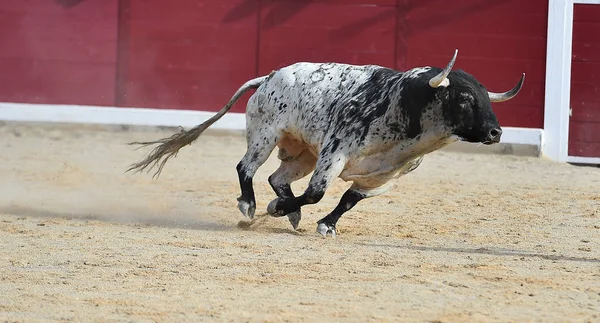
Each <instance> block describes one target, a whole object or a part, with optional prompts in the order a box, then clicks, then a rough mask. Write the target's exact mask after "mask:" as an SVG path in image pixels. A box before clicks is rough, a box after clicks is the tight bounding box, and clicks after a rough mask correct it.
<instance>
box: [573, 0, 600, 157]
mask: <svg viewBox="0 0 600 323" xmlns="http://www.w3.org/2000/svg"><path fill="white" fill-rule="evenodd" d="M598 17H600V5H591V4H589V5H586V4H576V5H575V7H574V9H573V56H572V65H571V109H572V117H571V119H570V120H569V121H570V124H569V156H579V157H599V156H600V131H598V129H600V89H599V88H598V84H597V83H596V80H597V79H598V78H599V77H600V40H599V39H598V34H599V33H600V21H599V20H598Z"/></svg>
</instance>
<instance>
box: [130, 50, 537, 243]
mask: <svg viewBox="0 0 600 323" xmlns="http://www.w3.org/2000/svg"><path fill="white" fill-rule="evenodd" d="M457 54H458V51H456V52H455V53H454V57H453V58H452V60H451V61H450V63H449V64H448V65H447V66H446V68H444V69H442V68H436V67H419V68H414V69H411V70H409V71H406V72H399V71H395V70H392V69H389V68H385V67H381V66H375V65H366V66H356V65H347V64H338V63H296V64H293V65H290V66H287V67H284V68H281V69H279V70H277V71H273V72H272V73H271V74H270V75H268V76H263V77H259V78H256V79H253V80H250V81H248V82H246V83H245V84H244V85H243V86H242V87H241V88H240V89H239V90H238V91H237V92H236V93H235V95H234V96H233V97H232V98H231V100H230V101H229V103H227V105H226V106H225V107H224V108H223V109H222V110H221V111H219V112H218V113H217V114H216V115H215V116H213V117H212V118H210V119H209V120H207V121H206V122H204V123H203V124H200V125H198V126H196V127H194V128H192V129H190V130H188V131H182V132H180V133H177V134H175V135H173V136H171V137H170V138H165V139H161V140H157V141H152V142H136V143H132V144H141V145H152V144H160V145H159V146H157V147H155V148H154V150H153V151H151V152H150V154H149V155H148V156H147V158H146V159H145V160H143V161H141V162H139V163H136V164H133V165H132V166H131V168H130V169H129V170H134V169H135V170H137V171H140V170H144V169H146V168H147V167H148V166H150V168H152V167H154V166H158V170H157V171H156V173H155V176H158V175H160V172H161V171H162V168H163V166H164V165H165V163H166V162H167V161H168V160H169V158H171V157H173V156H175V155H176V154H177V152H178V151H179V149H180V148H182V147H183V146H185V145H188V144H191V143H192V142H193V141H194V140H196V139H197V138H198V136H199V135H200V134H201V133H202V132H203V131H204V130H205V129H207V128H208V127H209V126H210V125H212V124H213V123H214V122H215V121H217V120H218V119H219V118H221V117H222V116H223V115H224V114H225V113H226V112H227V111H228V110H229V109H230V108H231V107H232V106H233V104H234V103H235V102H236V101H237V100H238V99H239V98H240V96H241V95H242V94H243V93H245V92H246V91H248V90H250V89H256V92H255V93H254V94H253V95H252V96H251V97H250V99H249V101H248V104H247V107H246V140H247V145H248V148H247V151H246V154H245V155H244V157H243V158H242V160H241V161H240V162H239V164H238V165H237V172H238V175H239V182H240V189H241V195H240V197H239V198H238V208H239V210H240V211H241V212H242V214H243V215H245V216H247V217H249V218H253V217H254V213H255V209H256V201H255V197H254V189H253V186H252V177H253V176H254V174H255V173H256V171H257V169H258V168H259V167H260V166H261V165H262V164H263V163H264V162H265V161H266V160H267V159H268V157H269V155H270V154H271V152H272V151H273V149H274V148H275V147H276V146H278V147H279V154H278V157H279V159H280V160H281V165H280V166H279V168H278V169H277V170H276V171H275V172H274V173H273V174H272V175H271V176H270V177H269V183H270V184H271V187H272V188H273V190H274V191H275V193H276V194H277V198H276V199H274V200H273V201H271V203H270V204H269V205H268V207H267V211H268V213H269V214H271V215H272V216H284V215H287V216H288V219H289V221H290V222H291V224H292V226H293V227H294V229H296V228H297V227H298V223H299V222H300V218H301V214H300V209H301V208H302V206H304V205H306V204H313V203H317V202H319V200H321V198H322V197H323V195H324V194H325V191H326V190H327V188H328V187H329V185H330V184H331V183H332V181H333V180H334V179H335V178H337V177H339V178H341V179H342V180H344V181H352V182H353V184H352V186H351V187H350V188H349V189H348V190H347V191H346V192H345V193H344V194H343V196H342V197H341V200H340V202H339V204H338V205H337V206H336V207H335V209H334V210H333V211H331V213H329V214H328V215H327V216H325V217H324V218H322V219H321V220H319V221H318V224H317V232H319V233H320V234H322V235H323V236H325V237H326V236H327V234H331V235H332V236H335V234H336V223H337V222H338V220H339V219H340V217H341V216H342V214H344V212H346V211H348V210H350V209H351V208H352V207H353V206H354V205H356V203H357V202H358V201H360V200H362V199H364V198H367V197H372V196H376V195H378V194H381V193H383V192H385V191H387V190H388V189H389V188H390V186H391V184H392V182H393V180H394V179H396V178H398V177H400V176H403V175H405V174H407V173H409V172H411V171H413V170H415V169H416V168H417V167H418V166H419V164H420V163H421V161H422V160H423V156H424V155H425V154H428V153H430V152H432V151H435V150H437V149H439V148H442V147H444V146H446V145H448V144H450V143H452V142H455V141H457V140H462V141H466V142H473V143H483V144H486V145H489V144H494V143H498V142H500V137H501V135H502V129H501V128H500V125H499V124H498V120H497V119H496V116H495V114H494V112H493V111H492V106H491V102H502V101H506V100H509V99H511V98H513V97H515V96H516V95H517V93H518V92H519V91H520V89H521V87H522V85H523V81H524V77H525V74H523V76H522V77H521V79H520V81H519V82H518V84H517V85H516V86H515V87H514V88H513V89H512V90H510V91H508V92H504V93H492V92H488V91H487V90H486V88H485V87H484V86H483V85H482V84H481V83H479V82H478V81H477V80H476V79H475V78H474V77H473V76H471V75H470V74H468V73H466V72H464V71H460V70H457V71H452V67H453V65H454V62H455V60H456V55H457ZM313 171H314V172H313ZM311 172H313V174H312V176H311V178H310V182H309V184H308V187H307V188H306V190H305V191H304V192H303V193H302V194H301V195H299V196H295V195H294V193H293V192H292V190H291V188H290V184H291V183H292V182H294V181H297V180H299V179H301V178H303V177H305V176H307V175H308V174H309V173H311Z"/></svg>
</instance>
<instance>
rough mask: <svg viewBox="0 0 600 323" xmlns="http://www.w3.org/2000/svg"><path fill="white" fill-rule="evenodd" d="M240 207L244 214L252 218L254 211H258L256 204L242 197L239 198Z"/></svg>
mask: <svg viewBox="0 0 600 323" xmlns="http://www.w3.org/2000/svg"><path fill="white" fill-rule="evenodd" d="M238 209H239V210H240V212H242V214H243V215H244V216H245V217H247V218H250V219H254V212H255V211H256V204H254V203H249V202H247V201H245V200H243V199H241V198H238Z"/></svg>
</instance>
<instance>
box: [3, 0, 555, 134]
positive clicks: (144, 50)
mask: <svg viewBox="0 0 600 323" xmlns="http://www.w3.org/2000/svg"><path fill="white" fill-rule="evenodd" d="M547 12H548V8H547V0H528V1H522V0H460V1H459V0H457V1H453V2H452V5H451V6H449V5H447V0H312V1H309V0H306V1H301V0H219V1H216V0H178V1H162V0H3V2H1V3H0V68H1V69H2V70H6V71H8V73H5V74H3V75H2V76H0V101H12V102H35V103H71V104H95V105H107V106H113V105H116V106H132V107H151V108H162V109H194V110H209V111H216V110H218V109H220V108H221V107H222V106H223V105H224V104H225V103H226V102H227V100H228V99H229V98H230V97H231V95H232V94H233V92H235V90H236V89H237V88H238V87H239V86H240V85H241V84H243V83H244V82H245V81H246V80H248V79H250V78H252V77H255V76H258V75H263V74H266V73H269V72H270V71H271V70H273V69H276V68H278V67H281V66H283V65H287V64H290V63H293V62H297V61H337V62H345V63H352V64H379V65H383V66H387V67H392V68H397V69H401V70H404V69H407V68H411V67H415V66H423V65H434V66H443V65H445V64H446V63H447V61H448V59H449V58H450V57H451V55H452V53H453V51H454V49H455V48H459V50H460V53H459V58H458V62H457V65H456V66H457V68H462V69H464V70H466V71H468V72H470V73H472V74H474V75H475V76H476V77H477V78H478V79H480V80H481V82H482V83H483V84H485V85H486V86H487V87H488V88H489V89H490V90H492V91H497V92H500V91H504V90H507V89H510V88H511V87H512V86H513V85H514V84H515V83H516V81H517V80H518V78H519V77H520V75H521V73H522V72H525V73H527V80H526V83H525V86H524V88H523V90H522V93H521V94H520V95H519V96H518V97H517V98H516V99H515V100H513V101H510V102H507V103H502V104H497V105H496V106H495V110H496V112H497V114H498V116H499V118H500V122H501V124H502V125H503V126H520V127H537V128H541V127H542V126H543V102H544V78H545V53H546V28H547V26H546V24H547ZM15 13H20V14H21V16H25V18H26V19H25V20H24V21H22V20H19V19H17V18H15V17H16V16H18V15H15ZM2 18H5V19H2ZM40 21H45V23H44V24H42V26H45V27H41V26H40V24H39V22H40ZM7 30H10V31H7ZM13 30H14V31H18V32H14V31H13ZM117 35H118V37H117ZM9 47H10V48H11V49H10V50H7V48H9ZM52 55H54V56H52ZM246 98H247V97H246ZM244 102H245V100H243V102H240V103H238V104H237V105H236V106H235V108H234V110H233V111H238V112H242V111H244Z"/></svg>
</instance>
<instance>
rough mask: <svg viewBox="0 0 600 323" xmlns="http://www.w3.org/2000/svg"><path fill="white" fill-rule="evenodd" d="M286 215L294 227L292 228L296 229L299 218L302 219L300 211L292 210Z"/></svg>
mask: <svg viewBox="0 0 600 323" xmlns="http://www.w3.org/2000/svg"><path fill="white" fill-rule="evenodd" d="M287 216H288V220H290V223H291V224H292V227H294V230H298V225H299V224H300V220H301V219H302V213H300V210H298V211H296V212H292V213H290V214H288V215H287Z"/></svg>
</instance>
